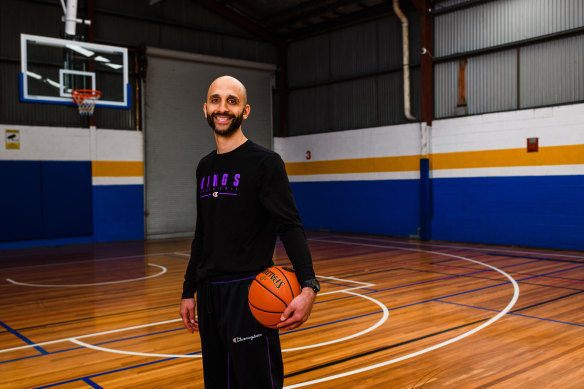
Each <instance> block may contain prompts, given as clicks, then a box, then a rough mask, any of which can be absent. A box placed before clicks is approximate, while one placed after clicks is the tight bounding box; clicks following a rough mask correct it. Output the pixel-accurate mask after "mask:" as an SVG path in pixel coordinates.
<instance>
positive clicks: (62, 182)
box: [0, 125, 144, 250]
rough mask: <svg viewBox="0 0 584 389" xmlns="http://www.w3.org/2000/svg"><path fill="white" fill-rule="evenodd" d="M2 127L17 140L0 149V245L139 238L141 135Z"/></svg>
mask: <svg viewBox="0 0 584 389" xmlns="http://www.w3.org/2000/svg"><path fill="white" fill-rule="evenodd" d="M2 129H3V132H4V133H6V130H8V131H10V134H18V139H19V143H18V148H7V147H2V148H0V174H1V176H2V177H3V180H4V183H3V185H2V190H1V191H0V201H1V203H2V204H3V205H4V211H3V217H2V218H0V250H3V249H16V248H25V247H37V246H53V245H65V244H75V243H91V242H105V241H114V240H133V239H142V238H143V237H144V221H143V220H144V219H143V215H144V200H143V197H144V195H143V192H144V179H143V150H142V133H141V132H137V131H120V130H106V129H98V130H95V129H91V130H87V129H76V128H59V127H32V126H22V125H11V126H2ZM3 135H4V134H3Z"/></svg>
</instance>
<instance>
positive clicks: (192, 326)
mask: <svg viewBox="0 0 584 389" xmlns="http://www.w3.org/2000/svg"><path fill="white" fill-rule="evenodd" d="M196 305H197V303H196V302H195V299H194V298H192V299H182V300H181V302H180V317H182V319H183V324H184V325H185V328H186V329H187V330H188V331H189V332H190V333H191V334H192V333H194V332H195V331H199V321H198V320H197V316H196V315H195V307H196Z"/></svg>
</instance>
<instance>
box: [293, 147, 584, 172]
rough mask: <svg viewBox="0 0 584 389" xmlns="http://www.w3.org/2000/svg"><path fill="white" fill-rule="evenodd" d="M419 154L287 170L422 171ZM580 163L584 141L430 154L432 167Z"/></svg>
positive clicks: (316, 163)
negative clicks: (536, 147)
mask: <svg viewBox="0 0 584 389" xmlns="http://www.w3.org/2000/svg"><path fill="white" fill-rule="evenodd" d="M420 158H421V156H420V155H407V156H401V157H378V158H356V159H337V160H329V161H313V162H288V163H286V171H287V172H288V175H290V176H303V175H314V174H350V173H381V172H406V171H419V170H420ZM580 164H584V145H571V146H550V147H540V148H539V151H538V152H532V153H528V152H527V151H526V149H525V148H521V149H505V150H482V151H462V152H455V153H441V154H432V155H431V156H430V169H431V170H440V169H472V168H489V167H518V166H549V165H580Z"/></svg>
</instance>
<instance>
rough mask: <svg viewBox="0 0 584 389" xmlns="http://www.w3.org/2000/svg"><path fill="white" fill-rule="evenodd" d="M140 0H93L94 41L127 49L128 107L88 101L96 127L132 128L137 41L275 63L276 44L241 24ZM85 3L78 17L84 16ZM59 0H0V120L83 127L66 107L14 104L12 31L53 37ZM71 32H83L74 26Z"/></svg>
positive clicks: (16, 49) (192, 6)
mask: <svg viewBox="0 0 584 389" xmlns="http://www.w3.org/2000/svg"><path fill="white" fill-rule="evenodd" d="M148 3H149V2H148V1H147V0H123V1H119V0H100V1H96V2H95V4H96V9H95V14H94V18H93V26H94V32H95V41H96V42H97V43H103V44H109V45H114V46H122V47H128V48H130V52H129V58H128V60H129V64H130V83H131V90H132V99H133V102H132V103H133V104H132V110H124V109H108V108H99V107H98V108H96V115H95V118H96V126H97V127H98V128H110V129H137V128H138V127H139V122H138V117H137V115H136V106H137V105H136V103H135V102H136V92H137V90H136V84H137V83H138V78H137V77H138V75H137V72H136V70H135V66H134V63H135V62H134V58H135V56H136V55H138V53H137V50H136V49H137V48H138V47H140V46H141V45H149V46H155V47H161V48H166V49H173V50H180V51H186V52H194V53H200V54H210V55H216V56H222V57H227V58H237V59H245V60H251V61H256V62H268V63H277V59H278V52H277V48H276V47H274V46H273V45H271V44H269V43H265V42H261V41H259V40H257V39H256V38H254V37H253V36H252V35H251V34H250V33H248V32H247V31H244V30H242V29H241V28H239V27H237V26H234V25H233V24H231V23H229V22H226V21H225V20H224V19H222V18H221V17H220V16H219V15H217V14H216V13H213V12H211V11H209V10H207V9H205V8H203V7H201V6H199V5H198V4H196V2H193V1H191V0H173V1H161V2H158V3H157V4H155V5H152V6H150V5H149V4H148ZM84 7H85V2H80V3H79V10H78V16H79V17H80V18H84V17H86V13H87V10H86V9H85V8H84ZM62 14H63V10H62V7H61V4H60V2H59V1H58V0H57V1H52V2H49V1H46V0H1V1H0V81H1V82H2V84H1V86H2V87H1V88H0V99H1V100H0V101H2V104H0V123H5V124H26V125H41V126H62V127H88V119H87V118H80V117H79V115H78V113H77V109H76V108H75V107H73V106H61V105H53V104H39V103H21V102H20V101H19V90H18V74H19V73H20V34H21V33H25V34H33V35H41V36H49V37H56V38H59V37H61V33H62V31H63V30H64V23H63V22H61V17H62ZM77 31H78V33H86V31H87V30H86V29H85V27H82V26H78V28H77Z"/></svg>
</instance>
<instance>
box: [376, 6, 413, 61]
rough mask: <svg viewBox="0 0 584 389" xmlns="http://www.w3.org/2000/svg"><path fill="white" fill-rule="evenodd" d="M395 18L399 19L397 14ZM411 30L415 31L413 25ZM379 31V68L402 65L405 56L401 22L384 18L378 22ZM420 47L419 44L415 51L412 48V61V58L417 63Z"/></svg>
mask: <svg viewBox="0 0 584 389" xmlns="http://www.w3.org/2000/svg"><path fill="white" fill-rule="evenodd" d="M395 18H396V19H397V16H396V17H395ZM416 19H419V18H416ZM409 30H410V31H413V30H412V27H411V25H410V28H409ZM377 31H378V33H377V35H378V44H377V52H378V54H377V61H378V64H377V67H378V69H379V70H385V69H395V68H396V67H399V66H402V64H403V56H402V35H401V34H402V32H401V24H399V23H397V22H396V21H395V20H392V18H384V19H382V20H379V21H378V22H377ZM411 46H412V45H411V44H410V47H411ZM418 49H419V45H418V46H417V47H416V49H415V51H413V52H412V50H410V63H412V60H413V61H414V63H415V61H416V60H417V59H418V58H419V55H418V53H419V52H418ZM418 62H419V59H418Z"/></svg>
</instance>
